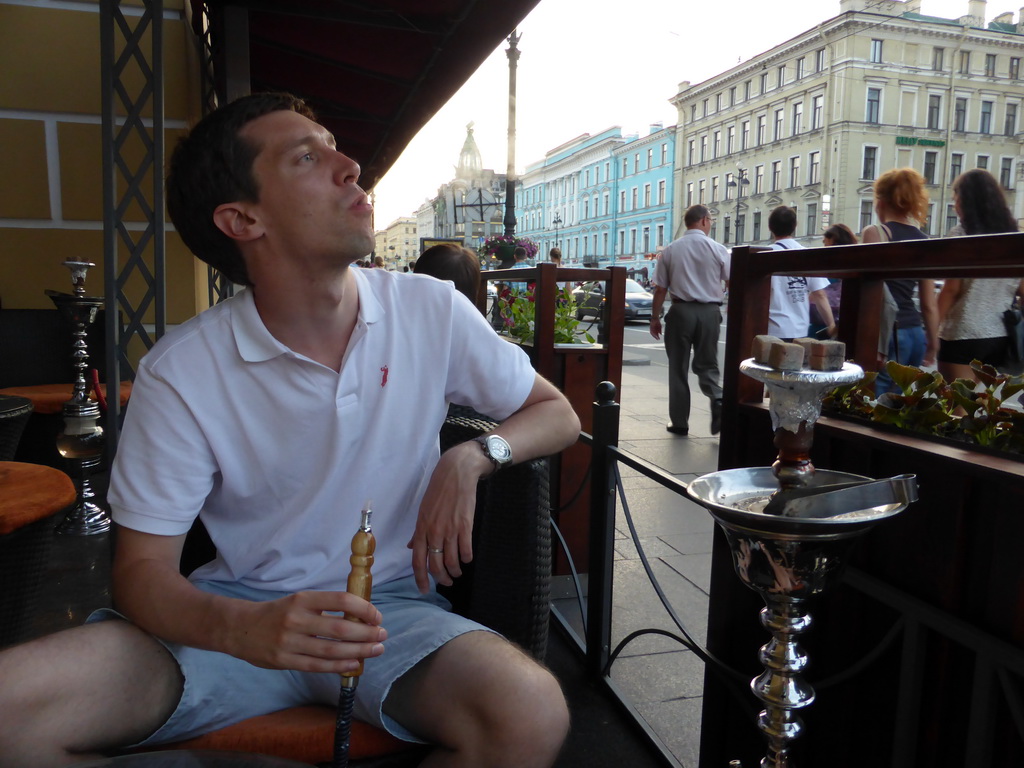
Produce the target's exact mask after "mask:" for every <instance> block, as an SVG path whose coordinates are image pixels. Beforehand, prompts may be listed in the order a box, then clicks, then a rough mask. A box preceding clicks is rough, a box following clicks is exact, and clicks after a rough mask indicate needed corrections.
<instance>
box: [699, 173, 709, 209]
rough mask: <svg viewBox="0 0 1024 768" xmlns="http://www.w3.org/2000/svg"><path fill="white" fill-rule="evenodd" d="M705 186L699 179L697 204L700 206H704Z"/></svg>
mask: <svg viewBox="0 0 1024 768" xmlns="http://www.w3.org/2000/svg"><path fill="white" fill-rule="evenodd" d="M705 185H706V182H705V181H704V179H701V180H700V181H699V182H698V184H697V202H698V203H699V204H700V205H704V203H705V200H704V197H705V194H706V192H707V187H706V186H705Z"/></svg>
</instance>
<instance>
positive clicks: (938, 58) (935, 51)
mask: <svg viewBox="0 0 1024 768" xmlns="http://www.w3.org/2000/svg"><path fill="white" fill-rule="evenodd" d="M945 54H946V49H945V48H938V47H936V48H932V69H934V70H935V71H936V72H941V71H942V59H943V57H944V56H945Z"/></svg>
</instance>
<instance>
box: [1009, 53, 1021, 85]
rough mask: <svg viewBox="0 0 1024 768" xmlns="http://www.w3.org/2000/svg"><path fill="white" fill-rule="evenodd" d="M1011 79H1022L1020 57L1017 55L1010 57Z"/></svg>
mask: <svg viewBox="0 0 1024 768" xmlns="http://www.w3.org/2000/svg"><path fill="white" fill-rule="evenodd" d="M1010 79H1011V80H1020V59H1019V58H1017V57H1016V56H1011V57H1010Z"/></svg>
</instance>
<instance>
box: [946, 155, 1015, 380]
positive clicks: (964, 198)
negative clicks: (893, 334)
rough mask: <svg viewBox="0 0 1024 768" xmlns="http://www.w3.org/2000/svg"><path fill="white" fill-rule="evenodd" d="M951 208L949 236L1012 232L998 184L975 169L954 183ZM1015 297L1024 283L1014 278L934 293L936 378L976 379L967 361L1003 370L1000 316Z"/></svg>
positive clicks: (953, 285) (965, 283) (954, 284)
mask: <svg viewBox="0 0 1024 768" xmlns="http://www.w3.org/2000/svg"><path fill="white" fill-rule="evenodd" d="M953 203H954V205H955V206H956V213H957V216H959V217H960V224H959V225H958V226H956V227H954V228H953V229H951V230H950V231H949V234H948V236H949V237H960V236H963V235H994V234H998V233H1001V232H1016V231H1017V221H1016V220H1015V219H1014V218H1013V214H1012V213H1011V212H1010V208H1009V206H1007V204H1006V197H1005V196H1004V195H1003V190H1002V189H1000V187H999V182H998V181H996V179H995V177H994V176H993V175H992V174H991V173H989V172H988V171H984V170H982V169H980V168H975V169H973V170H970V171H967V172H966V173H962V174H961V175H960V176H958V177H957V178H956V181H954V182H953ZM1015 295H1019V296H1024V280H1018V279H1017V278H1015V277H991V278H963V279H950V280H946V281H945V283H944V284H943V286H942V292H941V293H940V294H939V317H940V318H941V330H940V331H939V338H940V345H939V373H941V374H942V375H943V376H944V377H945V378H946V379H947V380H949V381H952V380H953V379H956V378H964V379H973V380H975V381H976V380H977V377H976V376H975V375H974V371H972V370H971V361H972V360H981V362H983V363H987V364H988V365H992V366H995V367H996V368H1002V367H1005V365H1006V363H1007V339H1006V328H1005V326H1004V325H1003V312H1005V311H1006V310H1007V309H1009V308H1010V305H1011V304H1012V303H1013V299H1014V296H1015Z"/></svg>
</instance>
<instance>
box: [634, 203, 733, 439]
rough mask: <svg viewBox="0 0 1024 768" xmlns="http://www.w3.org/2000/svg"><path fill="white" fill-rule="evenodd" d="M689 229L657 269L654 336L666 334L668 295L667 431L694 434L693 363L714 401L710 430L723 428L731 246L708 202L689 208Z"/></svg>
mask: <svg viewBox="0 0 1024 768" xmlns="http://www.w3.org/2000/svg"><path fill="white" fill-rule="evenodd" d="M683 223H684V224H685V225H686V232H684V233H683V236H682V237H680V238H679V239H678V240H674V241H673V242H671V243H669V244H668V246H666V247H665V250H664V251H662V254H661V257H660V258H659V259H658V264H657V266H656V267H655V269H654V280H653V282H654V305H653V307H652V311H651V336H653V337H654V338H656V339H660V338H661V336H662V322H661V314H662V307H663V305H664V303H665V299H666V298H670V299H671V302H672V304H671V306H670V307H669V310H668V312H667V313H666V315H665V352H666V353H667V354H668V412H669V425H668V426H667V427H666V429H667V430H668V431H669V432H671V433H672V434H674V435H679V436H685V435H687V434H689V432H690V384H689V382H688V381H687V374H688V369H689V368H690V365H691V357H692V364H693V373H694V375H696V376H697V382H698V384H699V385H700V391H701V392H703V393H704V395H706V396H707V397H708V398H709V399H710V400H711V434H712V435H717V434H718V432H719V430H720V429H721V427H722V377H721V373H720V372H719V370H718V336H719V331H720V330H721V326H722V301H723V300H724V298H725V293H724V291H725V290H728V288H729V250H728V249H727V248H726V247H725V246H724V245H722V244H721V243H716V242H715V241H714V240H712V239H711V238H710V237H708V233H709V232H710V231H711V225H712V223H713V222H712V219H711V212H710V211H709V210H708V209H707V208H706V207H705V206H703V205H694V206H691V207H690V208H688V209H687V211H686V214H685V215H684V217H683Z"/></svg>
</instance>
